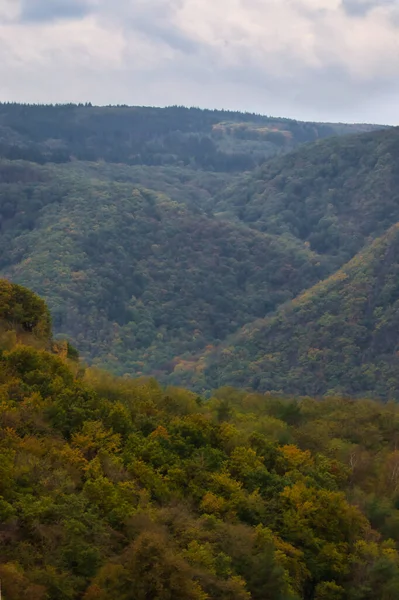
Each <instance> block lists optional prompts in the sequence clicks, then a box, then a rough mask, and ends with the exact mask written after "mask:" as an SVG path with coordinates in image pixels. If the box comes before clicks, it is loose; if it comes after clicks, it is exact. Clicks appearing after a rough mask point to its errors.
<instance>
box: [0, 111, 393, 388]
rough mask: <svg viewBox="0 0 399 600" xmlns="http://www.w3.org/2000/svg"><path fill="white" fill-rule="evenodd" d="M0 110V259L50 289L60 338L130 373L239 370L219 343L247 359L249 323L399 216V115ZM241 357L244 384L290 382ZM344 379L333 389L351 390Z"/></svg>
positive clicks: (45, 291)
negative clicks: (383, 125) (310, 117)
mask: <svg viewBox="0 0 399 600" xmlns="http://www.w3.org/2000/svg"><path fill="white" fill-rule="evenodd" d="M0 123H1V127H0V144H1V149H2V150H1V152H2V154H3V158H2V159H1V164H0V216H1V228H2V229H1V237H0V244H1V249H2V251H1V259H0V272H1V274H2V275H3V276H6V277H8V278H10V279H12V280H13V281H16V282H19V283H23V284H24V285H27V286H29V287H32V288H33V289H34V290H35V291H37V292H39V293H40V294H42V295H43V296H44V297H45V298H46V300H47V301H48V303H49V307H50V310H51V313H52V317H53V323H54V328H55V332H56V334H58V335H61V336H65V335H66V336H68V337H69V339H70V340H71V341H72V342H73V343H74V344H76V345H77V347H78V349H79V350H80V351H81V353H82V356H83V357H84V358H85V359H86V360H88V361H89V362H91V363H93V362H94V363H95V364H98V365H102V366H107V367H108V368H111V369H112V370H113V371H114V372H116V373H119V374H133V375H135V374H136V375H137V374H156V375H157V376H158V377H160V378H161V379H162V380H164V381H167V380H172V381H173V382H174V383H177V384H179V383H180V382H182V381H183V382H185V383H186V384H187V385H192V386H194V387H196V389H201V390H204V389H207V390H209V389H210V388H211V387H212V386H213V385H215V383H216V385H217V384H218V382H219V380H220V381H221V382H223V383H229V377H233V379H234V377H235V375H234V374H233V373H232V367H231V368H230V366H229V365H227V366H226V365H225V362H223V360H222V361H220V357H219V351H218V350H216V354H215V353H214V349H215V348H216V349H218V348H219V347H221V348H223V347H224V344H225V342H226V339H233V340H235V339H237V344H238V343H239V344H241V346H242V352H243V353H244V355H245V356H246V359H245V360H246V361H247V362H246V364H248V365H250V364H251V363H252V360H253V358H254V356H253V354H252V352H253V351H254V352H258V350H256V349H254V350H252V349H251V348H250V347H249V346H250V344H248V345H247V343H246V337H245V331H247V329H248V328H249V329H251V323H253V322H255V323H257V322H258V320H259V319H264V318H266V317H268V315H270V314H272V313H273V312H274V311H276V310H277V311H278V309H279V307H280V306H282V305H283V304H285V303H287V302H289V301H290V300H292V299H293V298H295V296H297V295H298V294H300V293H301V292H304V291H305V290H306V289H308V288H311V287H312V286H314V285H315V284H316V283H317V282H318V281H320V280H322V279H325V278H327V277H329V276H331V275H333V274H334V273H335V272H336V271H337V269H339V268H340V267H342V266H343V265H344V264H345V263H346V262H347V261H349V260H350V259H351V258H353V257H354V256H355V255H356V254H357V253H358V252H360V251H361V250H362V248H363V247H364V246H365V245H368V244H369V243H370V242H371V241H372V240H373V239H375V238H377V237H378V236H381V235H383V234H384V233H385V232H386V231H387V230H388V229H389V227H391V226H392V225H393V224H394V223H396V222H398V221H399V175H398V173H399V165H398V161H399V151H398V148H399V137H398V130H397V129H395V128H389V129H382V130H378V131H372V130H374V129H377V126H345V125H339V126H333V125H331V126H330V125H324V124H309V123H297V122H294V121H289V120H285V119H270V118H268V117H261V116H258V115H242V114H240V113H227V112H223V111H222V112H220V111H219V112H218V111H200V110H198V109H184V108H179V107H174V108H170V109H146V108H128V107H109V108H97V107H91V106H78V107H76V106H73V105H70V106H54V107H50V106H49V107H43V106H22V105H13V104H9V105H1V106H0ZM255 130H256V131H255ZM359 130H360V131H361V132H362V133H359ZM348 132H352V133H351V134H350V135H337V134H348ZM271 133H273V135H274V137H273V136H271ZM275 134H278V139H277V137H276V135H275ZM334 134H336V135H335V136H334ZM330 135H331V136H333V137H329V138H328V137H327V139H319V138H321V137H323V136H325V137H326V136H330ZM204 140H205V141H204ZM278 140H279V141H278ZM283 140H284V143H283ZM312 140H317V141H313V142H312V143H306V144H305V145H300V144H301V143H302V142H304V141H305V142H309V141H312ZM210 142H212V143H210ZM243 144H244V145H243ZM295 146H297V147H296V148H295V149H294V147H295ZM289 150H291V152H289ZM276 153H277V154H279V155H278V156H275V157H273V156H271V155H273V154H276ZM267 156H269V158H268V160H266V161H265V162H264V163H263V164H262V166H260V167H257V166H256V165H257V164H258V162H259V161H264V160H265V158H266V157H267ZM21 157H24V158H29V159H30V160H21ZM248 157H251V161H250V162H248V160H247V158H248ZM89 159H90V160H96V162H88V160H89ZM244 159H245V160H244ZM52 161H56V164H55V163H54V162H52ZM113 161H118V164H115V163H114V162H113ZM136 163H139V164H136ZM248 169H251V170H250V171H248ZM244 170H245V172H243V171H244ZM232 171H234V172H232ZM318 310H319V312H322V306H320V307H319V309H318ZM277 314H279V313H277ZM243 326H246V327H247V329H245V330H244V334H241V333H238V335H237V336H236V337H233V338H230V337H229V336H234V335H235V334H237V332H239V331H240V328H241V327H243ZM304 326H306V323H304ZM255 328H256V326H255ZM233 343H234V342H233ZM261 343H262V342H261V341H259V345H260V346H261ZM334 343H335V342H334V340H333V339H332V340H331V344H332V345H333V346H334ZM228 344H230V342H228ZM235 351H237V353H239V351H240V349H239V348H236V349H234V351H233V354H234V352H235ZM209 357H212V361H213V360H214V359H215V363H214V365H211V364H209V361H208V359H209ZM256 357H257V358H256V360H257V359H258V358H259V357H258V355H257V354H256ZM198 358H199V362H198V361H197V359H198ZM284 360H285V359H284ZM287 360H288V359H287ZM198 365H199V367H198ZM243 365H244V362H243ZM219 366H220V368H221V367H222V366H223V370H225V375H224V374H223V373H222V372H220V368H219ZM264 367H265V368H266V366H265V365H264ZM243 368H244V367H243ZM193 369H194V370H193ZM212 369H213V371H212ZM238 370H239V371H240V373H239V375H237V377H238V379H237V382H239V383H240V385H243V386H246V387H247V386H250V385H255V386H257V385H259V386H260V389H267V388H268V386H269V385H270V386H275V385H277V388H278V389H289V390H291V388H290V387H289V384H288V380H287V383H286V385H287V386H288V387H287V388H285V387H284V385H285V384H284V385H283V384H281V382H280V383H279V381H280V380H278V381H277V380H276V381H274V380H272V379H268V376H267V374H263V373H262V374H261V377H260V379H259V380H258V379H257V378H256V377H254V375H253V373H252V372H251V373H250V372H249V370H248V372H247V374H245V373H242V372H241V369H240V368H239V369H238ZM216 371H217V372H218V375H217V377H215V376H214V373H215V372H216ZM193 373H194V374H193ZM198 373H200V375H198ZM212 373H213V374H212ZM282 377H283V375H282ZM309 377H310V376H309ZM310 379H311V377H310ZM345 381H346V380H345V377H343V378H342V382H341V385H340V386H338V388H337V387H334V385H333V386H332V389H337V390H338V389H339V391H341V392H353V393H355V392H356V390H355V389H352V388H351V387H350V386H349V387H348V385H349V384H346V383H344V382H345ZM303 385H304V386H305V387H303V388H301V389H303V390H305V388H306V389H308V388H307V387H306V386H308V385H309V386H310V387H311V386H312V381H310V380H309V383H306V385H305V382H303ZM315 385H316V384H315ZM370 385H371V384H370ZM395 385H396V384H395ZM316 387H317V386H316ZM316 387H315V388H314V393H318V392H317V389H316ZM330 387H331V386H329V384H327V383H326V387H325V388H324V387H321V388H320V390H321V391H320V393H322V391H323V390H325V391H327V390H328V389H330ZM394 387H395V386H393V387H392V386H391V387H390V388H389V390H390V391H389V394H391V393H393V392H392V391H393V389H394ZM309 389H310V388H309ZM387 389H388V388H387ZM387 389H385V388H384V390H382V389H380V388H378V390H379V391H377V389H376V390H375V393H376V394H378V395H382V396H384V397H385V396H386V394H387V393H388V392H387ZM359 391H361V392H369V391H370V392H372V389H371V387H370V386H369V387H367V386H366V387H364V385H363V383H361V384H360V387H359Z"/></svg>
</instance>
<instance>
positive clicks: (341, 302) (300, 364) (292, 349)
mask: <svg viewBox="0 0 399 600" xmlns="http://www.w3.org/2000/svg"><path fill="white" fill-rule="evenodd" d="M398 326H399V225H395V226H394V227H392V228H391V229H390V230H389V231H388V233H387V234H386V235H384V236H383V237H381V238H380V239H378V240H377V241H376V242H374V243H373V244H372V245H371V246H370V247H369V248H368V249H366V250H364V251H362V252H360V253H359V254H358V255H357V256H356V257H355V258H354V259H353V260H352V261H351V262H349V263H348V264H347V265H345V266H344V267H343V268H342V269H341V270H339V271H338V272H337V273H335V274H334V275H332V276H331V277H330V278H329V279H327V280H326V281H324V282H322V283H320V284H318V285H316V286H315V287H314V288H312V289H310V290H308V291H306V292H305V293H304V294H302V295H301V296H299V297H298V298H297V299H296V300H294V301H293V302H291V303H289V304H288V305H287V306H286V307H283V308H281V309H279V310H278V311H277V313H276V314H275V315H274V316H272V317H270V318H268V319H265V320H263V321H262V320H259V321H258V322H257V323H255V324H254V325H253V326H247V327H246V328H244V329H243V330H242V331H241V333H239V334H238V335H237V336H235V337H233V338H232V339H231V341H230V342H229V344H228V345H225V346H223V347H222V348H220V349H217V350H216V351H213V352H208V354H207V355H206V356H205V357H203V358H202V359H201V365H202V370H201V372H200V373H201V374H200V375H198V370H197V369H196V363H193V364H191V365H190V369H191V371H189V372H188V377H187V381H195V382H196V384H197V387H198V388H201V385H202V386H203V387H204V388H205V389H209V388H212V387H217V386H218V385H222V384H225V383H226V384H227V383H228V384H229V385H239V386H247V387H251V388H256V389H259V390H282V391H284V392H287V393H300V394H310V395H324V394H326V393H337V394H349V395H362V396H364V395H368V396H371V397H380V398H383V399H389V398H393V399H397V398H398V390H399V356H398V351H399V345H398V336H397V332H398ZM178 377H179V380H182V379H184V373H183V372H182V371H180V372H179V374H178ZM190 378H191V379H190Z"/></svg>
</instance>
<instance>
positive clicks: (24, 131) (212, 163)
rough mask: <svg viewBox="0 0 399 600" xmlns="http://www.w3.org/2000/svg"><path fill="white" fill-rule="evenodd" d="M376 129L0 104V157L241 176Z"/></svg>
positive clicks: (184, 111)
mask: <svg viewBox="0 0 399 600" xmlns="http://www.w3.org/2000/svg"><path fill="white" fill-rule="evenodd" d="M375 128H378V126H375V125H344V124H337V125H334V124H327V123H301V122H298V121H293V120H289V119H279V118H272V117H265V116H261V115H254V114H243V113H238V112H229V111H216V110H215V111H212V110H200V109H198V108H190V109H188V108H184V107H178V106H175V107H170V108H150V107H127V106H113V107H111V106H109V107H94V106H91V105H85V106H84V105H79V106H76V105H73V104H70V105H64V106H61V105H57V106H37V105H35V106H28V105H21V104H0V156H3V157H6V158H10V159H16V158H17V159H18V158H20V159H21V158H22V159H25V160H30V161H34V162H41V163H44V162H67V161H69V160H71V159H78V160H85V161H96V160H99V159H101V160H105V161H107V162H111V163H127V164H130V165H135V164H137V165H185V166H194V167H196V168H205V169H210V170H215V171H243V170H247V169H252V168H254V167H255V166H256V165H258V164H260V163H261V162H263V161H264V160H265V159H266V158H268V157H270V156H274V155H275V154H279V153H281V152H287V151H289V150H291V149H292V148H294V147H296V146H297V145H298V144H302V143H304V142H309V141H314V140H317V139H319V138H323V137H328V136H331V135H342V134H344V133H354V132H357V131H370V130H373V129H375Z"/></svg>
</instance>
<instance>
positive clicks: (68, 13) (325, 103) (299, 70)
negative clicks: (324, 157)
mask: <svg viewBox="0 0 399 600" xmlns="http://www.w3.org/2000/svg"><path fill="white" fill-rule="evenodd" d="M0 57H1V59H0V99H1V100H16V101H23V102H86V101H91V102H92V103H93V104H94V103H95V104H116V103H118V104H135V105H142V104H145V105H156V106H165V105H170V104H184V105H190V106H201V107H210V108H214V107H217V108H232V109H239V110H247V111H251V112H252V111H255V112H260V113H263V114H271V115H278V116H289V117H295V118H298V119H308V120H330V121H351V122H354V121H357V122H359V121H360V122H378V123H391V124H399V110H398V109H399V0H0Z"/></svg>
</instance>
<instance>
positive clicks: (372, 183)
mask: <svg viewBox="0 0 399 600" xmlns="http://www.w3.org/2000/svg"><path fill="white" fill-rule="evenodd" d="M213 210H214V211H215V212H218V211H221V212H222V213H223V212H224V211H229V214H230V215H231V216H233V215H235V216H236V217H238V218H239V219H240V220H241V221H243V222H244V223H246V224H247V225H249V226H251V227H253V228H256V229H258V230H261V231H265V232H268V233H273V234H278V235H287V234H290V235H292V236H294V237H295V238H297V239H300V240H302V241H303V242H307V243H309V244H310V247H311V248H312V249H313V250H314V251H316V252H318V253H320V254H326V255H329V256H332V257H334V256H336V257H337V259H338V260H339V261H340V262H341V263H342V262H345V260H349V259H350V258H351V257H352V256H353V255H354V254H355V253H356V252H358V251H359V250H360V249H361V248H362V247H363V246H364V244H365V243H366V242H367V241H368V240H369V238H370V236H372V237H376V236H378V235H381V234H382V233H384V231H386V230H387V229H388V228H389V227H390V226H391V225H393V224H394V223H396V222H397V221H399V129H391V130H388V131H380V132H374V133H367V134H363V135H357V136H346V137H343V138H338V137H336V138H332V139H329V140H323V141H319V142H316V143H315V144H308V145H306V146H304V147H302V148H300V149H298V150H297V151H295V152H292V153H291V154H289V155H286V156H284V157H280V158H276V159H273V160H270V161H268V162H266V163H265V164H264V165H263V166H262V167H261V168H260V169H258V170H256V171H254V172H253V173H251V174H249V175H248V176H246V177H243V178H242V179H241V181H240V182H238V183H234V182H233V184H232V185H231V186H229V187H227V188H226V189H225V190H224V191H223V193H222V194H220V195H219V197H217V198H216V200H215V203H214V206H213Z"/></svg>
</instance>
